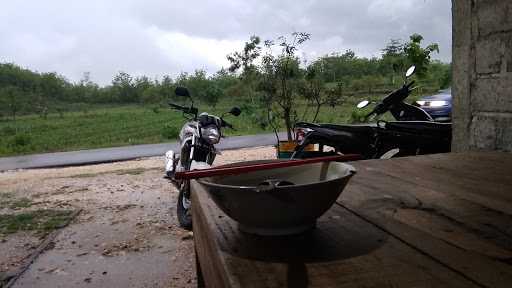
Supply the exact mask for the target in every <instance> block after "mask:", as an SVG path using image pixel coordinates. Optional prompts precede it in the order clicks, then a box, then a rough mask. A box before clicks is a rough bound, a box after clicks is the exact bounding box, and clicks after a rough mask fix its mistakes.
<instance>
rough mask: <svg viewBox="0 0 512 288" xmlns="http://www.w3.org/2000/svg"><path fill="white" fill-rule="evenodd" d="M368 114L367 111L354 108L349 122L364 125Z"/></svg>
mask: <svg viewBox="0 0 512 288" xmlns="http://www.w3.org/2000/svg"><path fill="white" fill-rule="evenodd" d="M366 114H368V111H367V110H365V109H359V108H354V109H353V110H352V113H351V114H350V119H349V121H350V123H352V124H357V123H363V122H365V121H364V117H365V116H366Z"/></svg>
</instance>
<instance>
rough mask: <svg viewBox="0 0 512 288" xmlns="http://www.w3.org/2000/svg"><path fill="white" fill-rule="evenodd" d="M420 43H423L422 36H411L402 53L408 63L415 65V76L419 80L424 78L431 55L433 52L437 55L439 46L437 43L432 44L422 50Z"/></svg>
mask: <svg viewBox="0 0 512 288" xmlns="http://www.w3.org/2000/svg"><path fill="white" fill-rule="evenodd" d="M421 41H423V36H421V35H420V34H413V35H411V36H410V41H409V42H408V43H406V44H405V46H404V53H405V55H406V56H407V59H408V60H409V63H410V64H414V65H416V75H418V76H419V77H420V78H421V77H425V76H426V74H427V72H428V66H429V64H430V61H431V54H432V53H433V52H437V53H439V45H438V44H437V43H432V44H429V45H427V47H425V48H422V47H421Z"/></svg>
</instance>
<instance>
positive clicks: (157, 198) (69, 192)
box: [0, 147, 275, 287]
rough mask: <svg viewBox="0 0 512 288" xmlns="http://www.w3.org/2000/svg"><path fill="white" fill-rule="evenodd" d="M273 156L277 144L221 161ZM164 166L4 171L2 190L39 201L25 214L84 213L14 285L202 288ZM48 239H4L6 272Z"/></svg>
mask: <svg viewBox="0 0 512 288" xmlns="http://www.w3.org/2000/svg"><path fill="white" fill-rule="evenodd" d="M274 157H275V154H274V151H273V149H272V148H270V147H261V148H251V149H241V150H232V151H225V152H224V153H223V155H221V156H218V159H217V160H216V164H217V165H220V164H225V163H232V162H239V161H245V160H255V159H271V158H274ZM163 162H164V161H163V157H154V158H146V159H141V160H136V161H127V162H118V163H112V164H100V165H91V166H82V167H69V168H58V169H39V170H21V171H8V172H3V173H0V192H9V193H10V194H12V195H15V197H16V198H21V197H27V198H29V199H31V200H32V201H33V203H32V205H31V206H30V207H28V208H24V209H41V208H52V209H54V208H64V209H78V210H81V212H80V214H79V215H78V216H77V218H76V219H75V220H74V221H73V222H72V223H71V225H69V226H67V227H65V228H63V229H62V230H61V232H60V233H59V235H58V236H57V237H56V238H55V240H54V241H53V242H54V243H52V245H50V249H48V250H47V251H45V252H44V253H42V254H41V255H40V256H39V257H38V258H37V260H36V261H35V262H34V263H33V264H32V265H31V266H30V267H29V269H28V270H27V271H26V272H25V273H23V275H22V276H21V277H20V278H19V279H18V281H16V283H15V285H14V287H70V286H73V287H195V285H196V276H195V262H194V261H195V256H194V252H193V235H192V233H190V232H188V231H185V230H183V229H181V228H179V227H178V223H177V220H176V217H175V207H176V198H177V191H176V190H175V189H174V188H173V187H172V185H170V183H169V182H168V181H167V180H166V179H163V178H162V176H163V165H164V163H163ZM12 212H13V211H8V209H7V210H6V209H3V210H1V209H0V213H12ZM15 212H16V211H15ZM43 240H44V239H43V238H42V237H39V236H38V235H33V234H31V233H30V232H19V233H15V234H9V235H0V251H2V253H0V273H2V272H3V273H4V275H5V273H9V271H10V272H11V273H12V271H15V270H16V268H18V267H19V265H20V263H22V260H23V259H25V258H26V257H28V256H29V255H31V253H32V252H33V251H34V250H35V248H36V247H37V246H38V245H39V243H41V242H42V241H43Z"/></svg>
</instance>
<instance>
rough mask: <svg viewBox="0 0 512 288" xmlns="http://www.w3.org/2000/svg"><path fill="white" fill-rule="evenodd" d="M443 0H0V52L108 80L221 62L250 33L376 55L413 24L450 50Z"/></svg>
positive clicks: (314, 52) (311, 48) (2, 57)
mask: <svg viewBox="0 0 512 288" xmlns="http://www.w3.org/2000/svg"><path fill="white" fill-rule="evenodd" d="M450 8H451V3H450V1H446V0H400V1H396V0H358V1H353V0H302V1H293V0H282V1H272V0H222V1H221V0H217V1H213V0H211V1H204V0H203V1H201V0H188V1H178V0H174V1H171V0H146V1H137V0H111V1H103V0H90V1H68V0H53V1H50V0H49V1H38V0H26V1H3V3H2V5H1V7H0V19H2V21H0V61H9V62H15V63H18V64H20V65H22V66H24V67H28V68H30V69H34V70H38V71H57V72H58V73H61V74H63V75H65V76H66V77H68V78H70V79H71V80H75V81H76V80H78V79H80V77H81V75H82V74H83V72H86V71H89V72H91V76H92V79H93V80H95V81H98V82H100V83H102V84H108V83H109V82H110V80H111V79H112V77H113V76H114V75H115V74H116V73H117V72H118V71H121V70H122V71H125V72H128V73H130V74H133V75H141V74H145V75H147V76H149V77H154V76H161V75H164V74H170V75H173V76H175V75H177V74H178V73H180V72H181V71H189V72H191V71H193V70H194V69H201V68H203V69H206V70H207V71H209V72H210V73H213V72H215V71H216V69H218V68H220V67H221V66H226V65H227V62H226V58H225V56H226V54H228V53H229V52H232V51H233V50H237V49H240V48H241V47H242V45H243V42H245V41H247V39H248V38H249V36H251V35H254V34H255V35H259V36H261V37H262V38H263V39H269V38H276V37H278V36H280V35H287V34H289V33H290V32H293V31H301V32H302V31H303V32H308V33H311V34H312V37H311V40H310V41H309V42H308V43H307V44H306V45H305V46H304V47H303V50H302V51H301V52H302V53H304V55H306V57H307V58H310V57H315V56H321V55H323V54H326V53H329V52H342V51H344V50H347V49H352V50H354V51H355V52H356V53H357V54H358V55H362V56H378V55H379V53H380V49H382V48H383V47H384V46H385V44H386V42H387V41H389V39H391V38H401V39H403V40H406V39H407V37H408V36H409V35H410V34H412V33H415V32H417V33H420V34H422V35H424V36H425V41H426V42H438V43H439V44H440V48H441V54H440V55H439V58H440V59H443V60H445V61H450V59H451V10H450Z"/></svg>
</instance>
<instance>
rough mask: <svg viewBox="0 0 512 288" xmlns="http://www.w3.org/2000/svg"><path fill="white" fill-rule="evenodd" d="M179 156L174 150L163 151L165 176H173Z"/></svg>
mask: <svg viewBox="0 0 512 288" xmlns="http://www.w3.org/2000/svg"><path fill="white" fill-rule="evenodd" d="M178 161H179V156H178V155H176V153H174V151H172V150H169V151H167V152H165V177H166V178H173V177H174V173H176V165H177V164H178Z"/></svg>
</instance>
